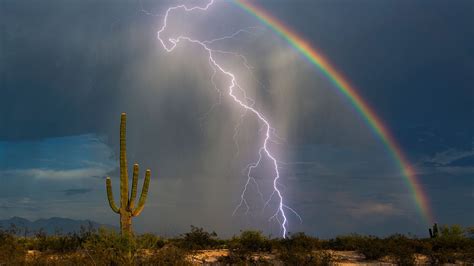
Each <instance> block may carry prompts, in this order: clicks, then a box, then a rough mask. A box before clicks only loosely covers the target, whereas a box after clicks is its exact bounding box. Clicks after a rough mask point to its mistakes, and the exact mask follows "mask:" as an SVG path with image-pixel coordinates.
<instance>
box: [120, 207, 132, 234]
mask: <svg viewBox="0 0 474 266" xmlns="http://www.w3.org/2000/svg"><path fill="white" fill-rule="evenodd" d="M120 233H121V234H122V236H127V237H130V236H131V235H132V214H131V212H129V211H126V210H123V211H122V210H120Z"/></svg>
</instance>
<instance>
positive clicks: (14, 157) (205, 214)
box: [0, 0, 474, 237]
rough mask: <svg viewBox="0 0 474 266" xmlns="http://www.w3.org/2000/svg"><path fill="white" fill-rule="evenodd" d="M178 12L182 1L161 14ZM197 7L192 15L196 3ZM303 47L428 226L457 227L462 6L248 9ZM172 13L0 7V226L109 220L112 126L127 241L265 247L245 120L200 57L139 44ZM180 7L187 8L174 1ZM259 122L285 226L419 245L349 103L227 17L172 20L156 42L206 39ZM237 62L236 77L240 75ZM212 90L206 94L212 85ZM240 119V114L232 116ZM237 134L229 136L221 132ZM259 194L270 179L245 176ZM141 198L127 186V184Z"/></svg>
mask: <svg viewBox="0 0 474 266" xmlns="http://www.w3.org/2000/svg"><path fill="white" fill-rule="evenodd" d="M179 2H180V3H181V2H183V1H179ZM198 2H199V1H192V3H194V4H196V3H198ZM256 2H257V5H259V6H261V7H263V8H264V9H265V10H267V11H268V12H269V13H271V14H273V15H274V16H275V17H277V18H278V19H279V20H281V21H283V22H284V23H285V24H286V25H288V26H289V27H290V28H293V29H295V30H296V31H297V32H298V33H299V34H301V36H304V38H305V39H307V40H308V41H309V42H310V43H311V44H312V45H313V46H314V47H317V48H318V50H319V51H321V52H322V53H323V54H324V55H325V57H327V58H328V59H329V60H330V61H331V62H332V63H333V65H334V66H335V67H336V68H337V69H338V70H339V71H340V73H342V74H343V75H344V76H345V77H347V80H348V81H349V83H350V84H352V85H353V86H354V87H355V88H357V90H358V92H359V93H360V94H361V95H362V97H363V98H364V99H365V100H366V101H367V102H368V103H369V105H370V106H372V107H373V108H374V110H375V111H376V113H377V114H378V115H379V117H380V118H381V119H382V120H383V121H384V122H385V123H386V125H387V126H388V128H389V129H390V130H391V132H392V134H393V136H394V137H395V139H396V140H397V141H398V143H399V144H400V146H401V148H402V150H403V151H404V152H405V154H406V155H407V157H408V159H409V161H410V162H411V164H412V165H413V166H414V167H415V168H416V172H417V175H418V178H419V180H420V182H421V186H422V187H423V188H424V190H425V191H426V194H427V196H428V199H429V202H430V204H431V206H432V209H433V212H434V215H435V218H436V221H437V222H438V223H441V224H455V223H456V224H461V225H473V224H474V205H473V204H472V202H473V200H474V123H473V122H472V121H474V89H473V87H472V84H474V50H473V49H472V47H474V27H472V18H473V16H474V2H473V1H470V0H465V1H463V0H459V1H438V0H429V1H428V0H426V1H424V0H415V1H413V0H410V1H408V0H397V1H395V0H388V1H377V0H359V1H353V0H330V1H329V0H324V1H321V0H317V1H310V0H307V1H304V0H299V1H284V0H279V1H270V0H268V1H263V0H262V1H256ZM175 3H176V1H148V0H147V1H138V0H137V1H132V0H128V1H124V0H120V1H112V0H88V1H73V0H71V1H62V0H44V1H13V0H4V1H0V182H1V186H0V219H4V218H9V217H11V216H22V217H25V218H29V219H37V218H48V217H51V216H60V217H69V218H77V219H92V220H95V221H97V222H101V223H109V224H118V217H117V216H116V214H114V213H113V212H112V211H111V210H110V208H109V206H108V203H107V200H106V195H105V180H104V179H105V176H111V177H112V179H113V186H114V188H115V189H116V192H115V195H116V196H117V195H118V190H117V189H118V185H119V183H118V179H117V177H118V168H117V167H118V161H117V157H118V129H119V122H120V113H121V112H127V113H128V136H127V137H128V155H129V163H133V162H138V163H140V166H141V167H142V172H141V178H143V176H144V170H145V168H150V169H151V170H152V181H151V188H150V193H149V199H148V202H147V205H146V207H145V209H144V211H143V213H142V214H141V215H140V217H138V218H136V219H135V220H134V224H135V228H136V230H137V231H140V232H145V231H150V232H157V233H160V234H163V235H176V234H179V233H182V232H185V231H187V230H189V225H191V224H192V225H196V226H203V227H205V228H206V229H209V230H215V231H216V232H217V233H218V234H220V235H223V236H230V235H232V234H236V233H238V232H239V230H242V229H258V230H262V231H264V232H265V233H269V234H273V235H278V234H279V232H280V231H279V230H280V228H279V226H278V225H277V223H276V222H275V221H268V218H269V217H270V216H271V215H272V211H273V209H272V208H274V207H275V202H273V203H271V204H270V205H269V206H268V207H267V208H265V209H263V203H262V202H261V199H260V197H259V195H258V193H257V191H256V190H255V186H250V187H249V191H248V192H247V197H248V201H249V203H250V205H251V208H250V210H249V212H248V213H245V208H244V209H239V210H237V212H236V213H235V215H232V213H233V211H234V208H235V206H236V205H237V204H238V203H239V200H240V193H241V191H242V188H243V185H244V184H245V181H246V177H245V167H246V165H248V164H249V163H251V162H253V161H255V160H256V159H258V145H259V144H260V143H261V142H262V140H263V135H262V131H261V126H262V125H261V124H259V123H258V121H257V120H256V119H255V117H253V116H252V115H250V114H246V115H244V113H243V112H242V110H241V109H240V108H238V106H236V105H235V104H233V102H232V101H231V100H230V99H229V98H228V97H226V94H225V93H223V94H222V95H221V96H220V94H219V93H218V92H217V91H216V89H215V87H214V86H213V84H212V82H211V77H212V74H213V71H212V68H210V67H209V63H208V59H207V57H206V53H205V52H204V51H203V50H202V49H200V48H199V47H198V46H196V45H191V44H185V43H183V44H180V45H179V47H177V48H176V49H175V51H174V52H172V53H167V52H166V51H165V50H164V49H163V47H162V46H161V45H160V43H159V42H158V40H157V39H156V32H157V31H158V29H159V28H160V27H161V25H162V23H163V14H164V13H165V11H166V8H167V7H169V6H171V5H173V4H175ZM192 3H191V4H192ZM239 29H246V30H245V32H242V33H241V34H238V35H237V36H236V37H235V38H234V39H231V40H225V41H221V42H218V43H215V44H214V47H213V48H215V49H220V50H225V51H230V52H233V53H239V54H241V55H243V56H245V58H246V61H244V60H243V59H242V57H240V56H235V55H232V54H220V55H219V56H218V60H220V62H222V64H223V65H225V66H226V67H227V68H229V69H232V71H234V73H235V74H236V75H237V76H238V77H237V79H238V82H239V84H240V85H241V86H242V88H244V89H245V90H246V91H247V93H248V95H249V96H250V97H251V98H253V99H254V100H255V107H256V108H258V110H260V111H261V112H262V113H264V114H265V116H266V117H267V118H268V119H269V121H271V123H272V126H273V127H274V128H275V130H276V133H277V134H278V136H279V137H278V138H275V140H276V141H275V143H272V144H271V148H272V151H273V152H274V153H275V155H276V156H277V158H278V159H279V160H280V161H281V164H280V166H281V168H280V170H281V175H282V178H281V189H282V191H283V194H284V195H285V202H286V204H287V205H289V206H291V207H292V208H293V209H294V210H296V211H297V212H298V213H299V215H300V216H301V217H302V220H303V221H302V222H300V221H299V219H298V218H297V217H296V216H295V215H292V214H289V230H290V231H292V232H295V231H304V232H306V233H309V234H312V235H316V236H321V237H330V236H335V235H338V234H343V233H350V232H358V233H366V234H378V235H386V234H391V233H395V232H400V233H408V232H411V233H414V234H417V235H420V236H425V235H426V234H427V229H426V228H427V224H426V223H425V221H424V220H423V217H422V215H421V214H420V212H419V211H418V209H417V207H416V205H415V202H414V199H413V195H412V194H411V192H410V190H409V188H408V186H407V183H406V182H405V181H404V177H403V176H402V175H401V173H400V169H398V168H397V164H396V162H395V161H393V158H392V157H391V156H390V153H389V151H388V150H387V148H386V147H385V146H384V145H383V143H382V142H381V141H380V139H379V138H378V136H376V135H374V134H373V132H372V131H371V129H370V128H368V126H367V124H365V122H364V121H363V120H362V119H361V118H360V116H359V115H358V114H357V113H356V111H355V109H354V108H353V107H352V106H351V104H350V101H348V100H347V99H345V98H344V97H342V96H341V94H340V93H338V92H337V89H336V88H335V87H334V85H333V84H332V83H331V82H330V80H328V79H327V77H326V76H324V74H323V73H322V72H321V71H320V70H319V69H316V68H315V67H314V66H312V65H310V64H309V63H308V62H307V61H306V60H305V59H304V58H303V57H302V55H300V54H298V53H297V51H295V50H294V49H293V48H292V47H290V46H289V44H288V43H287V42H285V41H284V40H283V39H281V38H280V37H278V36H277V35H276V34H275V33H274V32H272V31H271V29H269V28H267V27H266V26H265V25H263V24H261V23H260V22H259V21H258V20H257V19H255V18H254V17H252V16H251V15H249V14H247V13H245V12H244V11H242V10H241V9H239V8H238V7H237V6H236V5H234V4H232V3H229V2H225V1H224V2H223V1H217V3H216V4H215V5H214V6H213V7H212V8H211V10H209V12H207V13H202V12H201V13H200V12H196V13H193V14H188V15H185V14H183V13H177V14H176V17H174V19H171V20H170V26H169V31H168V32H167V33H166V34H168V35H170V36H171V35H173V34H174V35H176V36H177V35H178V34H187V35H189V36H192V37H193V38H197V39H201V40H209V39H214V38H219V37H222V36H225V35H228V34H232V33H234V32H236V31H238V30H239ZM246 66H249V67H250V68H247V67H246ZM226 82H227V81H226V80H225V78H224V77H222V76H221V77H219V76H218V77H216V79H215V83H216V85H217V87H218V88H221V89H223V91H225V88H224V87H223V86H224V85H225V84H226ZM243 115H244V116H243ZM236 130H237V131H236ZM255 175H256V179H257V181H258V182H259V184H260V187H261V190H262V193H263V194H264V196H265V197H268V196H269V195H270V193H271V190H270V187H271V181H272V180H271V173H270V170H269V168H268V165H266V164H264V165H263V167H262V168H261V169H259V170H258V171H256V172H255ZM140 188H141V187H140Z"/></svg>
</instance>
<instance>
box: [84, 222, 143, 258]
mask: <svg viewBox="0 0 474 266" xmlns="http://www.w3.org/2000/svg"><path fill="white" fill-rule="evenodd" d="M83 248H84V250H85V252H87V254H88V256H89V257H90V258H91V259H92V260H93V261H95V262H96V264H99V265H110V264H113V265H123V264H131V263H132V262H134V260H135V259H136V258H135V254H136V251H137V246H136V241H135V239H134V238H128V237H123V236H121V235H120V234H119V233H117V232H115V231H113V230H108V229H105V228H101V229H99V231H98V233H97V234H94V235H91V236H90V237H89V238H88V239H87V240H86V241H85V243H84V245H83Z"/></svg>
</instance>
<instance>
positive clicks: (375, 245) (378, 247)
mask: <svg viewBox="0 0 474 266" xmlns="http://www.w3.org/2000/svg"><path fill="white" fill-rule="evenodd" d="M356 250H357V251H358V252H360V253H361V254H362V255H364V257H365V259H366V260H378V259H380V258H382V257H384V256H386V255H388V254H389V252H388V247H387V246H386V244H385V243H384V241H383V240H382V239H380V238H378V237H375V236H367V237H363V238H361V239H360V241H359V242H358V243H357V248H356Z"/></svg>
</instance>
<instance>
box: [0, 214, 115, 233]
mask: <svg viewBox="0 0 474 266" xmlns="http://www.w3.org/2000/svg"><path fill="white" fill-rule="evenodd" d="M13 226H14V227H15V228H16V229H17V234H19V235H25V228H26V229H27V231H26V233H27V235H34V234H35V233H37V232H39V231H40V230H42V231H43V232H44V233H46V234H48V235H52V234H56V233H61V234H68V233H74V232H76V233H79V232H80V231H81V228H85V229H88V228H93V229H98V228H99V227H106V228H109V229H115V228H116V227H115V226H112V225H107V224H100V223H97V222H94V221H90V220H73V219H68V218H60V217H51V218H49V219H38V220H36V221H30V220H28V219H25V218H21V217H12V218H10V219H7V220H0V229H2V230H8V229H11V228H12V227H13Z"/></svg>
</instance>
